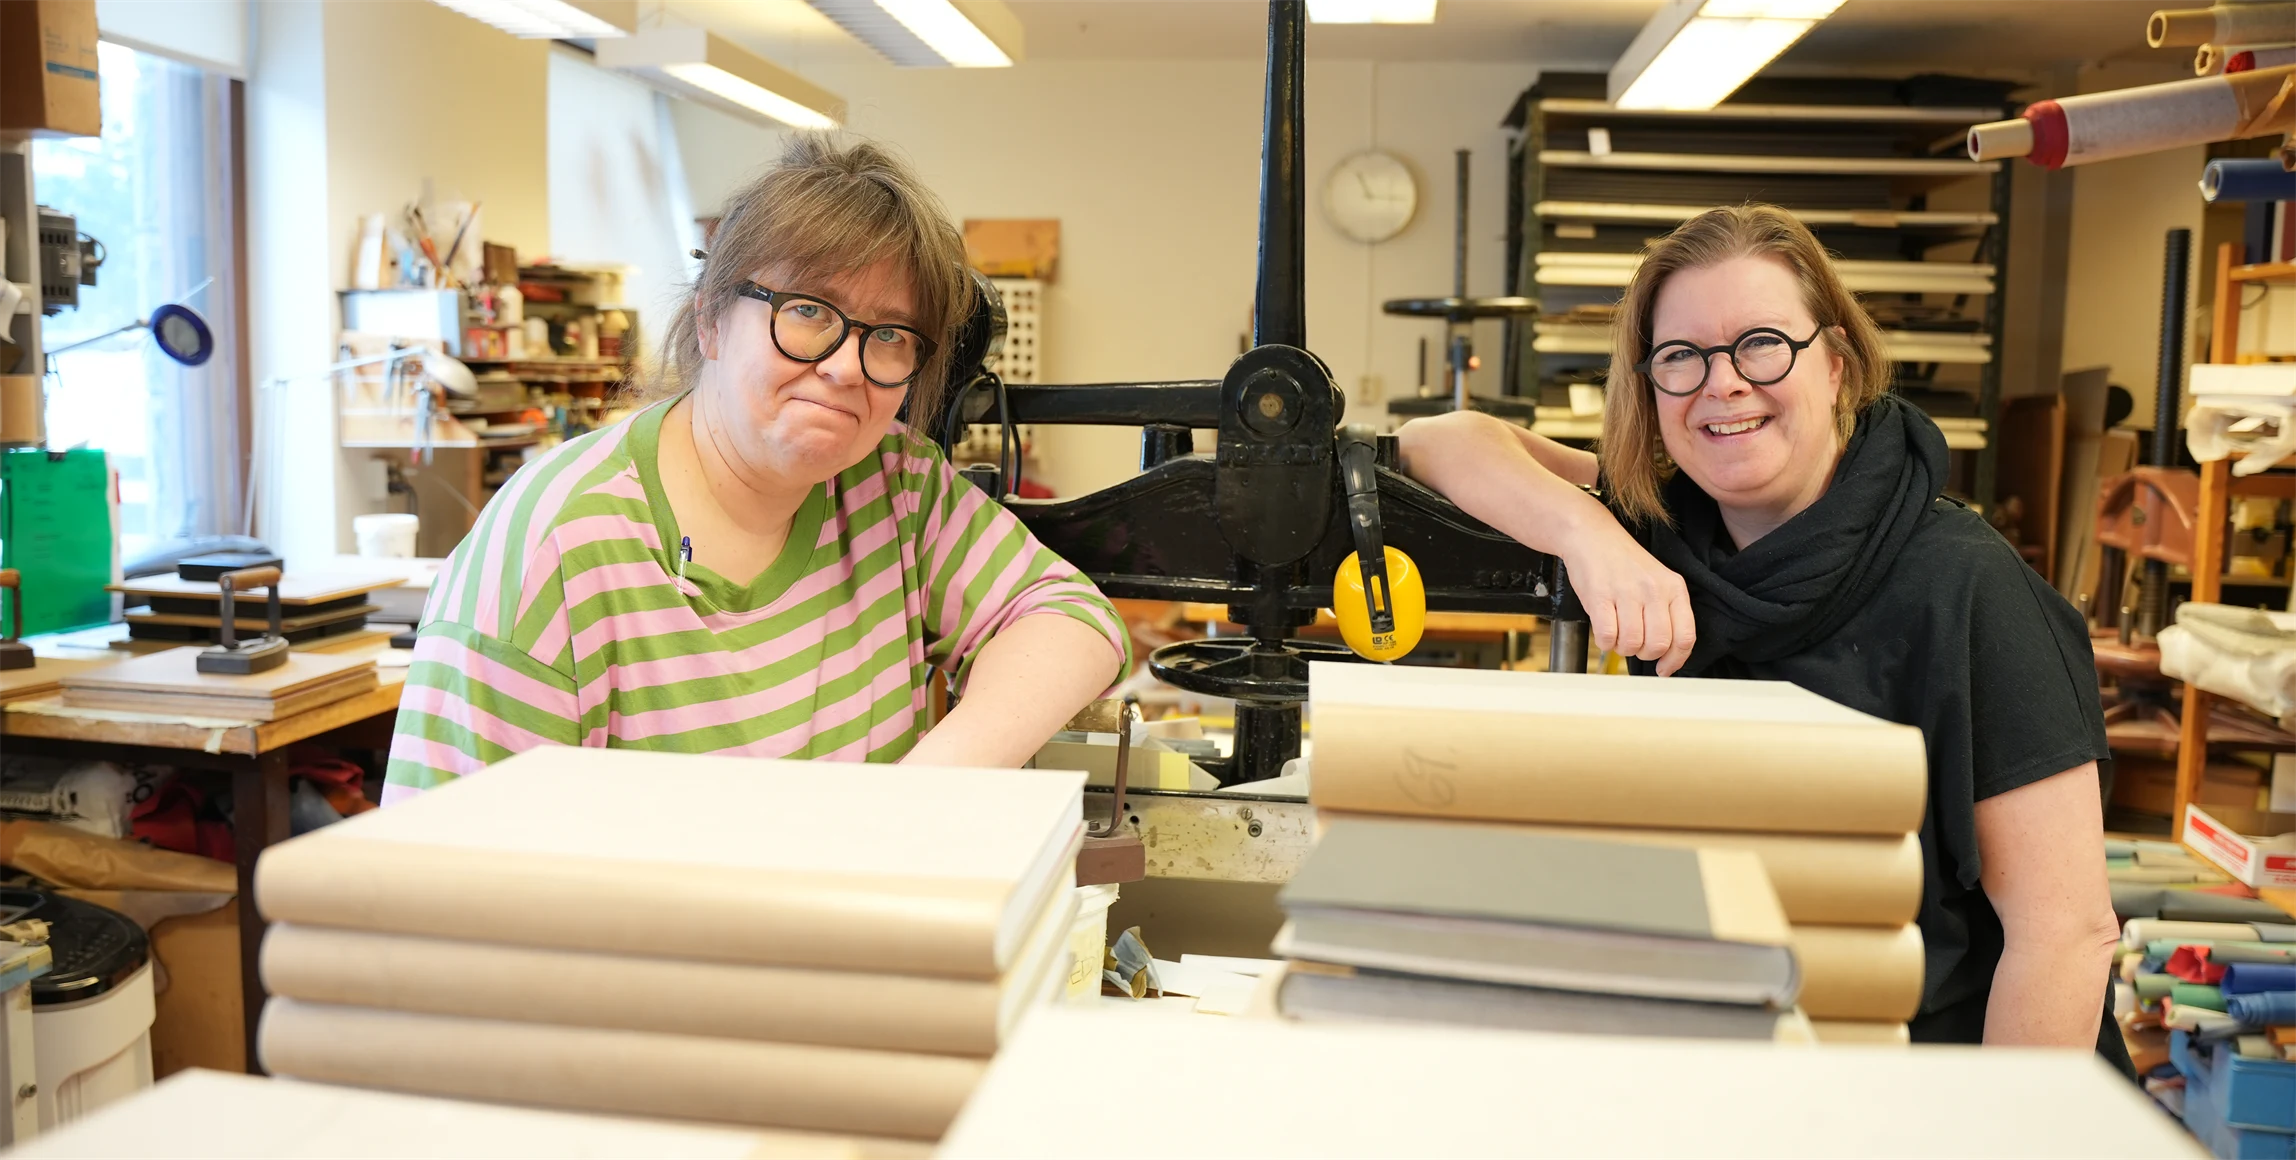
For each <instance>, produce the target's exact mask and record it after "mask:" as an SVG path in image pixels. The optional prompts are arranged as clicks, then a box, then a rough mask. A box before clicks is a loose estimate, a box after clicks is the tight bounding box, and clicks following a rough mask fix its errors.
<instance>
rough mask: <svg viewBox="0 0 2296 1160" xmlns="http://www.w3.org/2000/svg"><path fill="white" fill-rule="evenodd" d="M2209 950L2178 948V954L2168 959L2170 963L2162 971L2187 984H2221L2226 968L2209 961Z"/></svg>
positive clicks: (2196, 947)
mask: <svg viewBox="0 0 2296 1160" xmlns="http://www.w3.org/2000/svg"><path fill="white" fill-rule="evenodd" d="M2209 950H2210V948H2208V947H2205V946H2183V947H2178V948H2176V952H2175V953H2174V954H2171V955H2170V956H2169V957H2168V963H2167V965H2166V966H2164V967H2163V968H2162V969H2163V970H2164V971H2166V972H2167V973H2169V974H2171V975H2174V976H2176V977H2177V978H2179V979H2183V980H2184V981H2185V982H2187V983H2217V982H2221V981H2222V980H2223V979H2224V970H2225V968H2224V967H2223V966H2222V965H2220V964H2217V963H2212V962H2209V961H2208V954H2209Z"/></svg>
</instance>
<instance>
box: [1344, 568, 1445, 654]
mask: <svg viewBox="0 0 2296 1160" xmlns="http://www.w3.org/2000/svg"><path fill="white" fill-rule="evenodd" d="M1384 554H1385V556H1386V558H1387V559H1386V565H1385V566H1384V567H1372V568H1366V567H1364V566H1363V562H1362V560H1361V559H1359V558H1358V555H1357V553H1354V552H1349V553H1348V554H1347V559H1345V560H1342V561H1340V564H1339V574H1338V575H1337V576H1334V577H1332V580H1331V611H1332V614H1333V615H1334V616H1337V617H1338V618H1339V636H1340V639H1341V640H1344V641H1346V642H1347V647H1349V648H1351V649H1354V650H1355V652H1356V655H1358V656H1360V657H1362V658H1363V659H1365V660H1370V661H1391V660H1394V659H1395V658H1397V657H1400V656H1403V655H1405V654H1407V653H1409V652H1410V651H1411V650H1412V649H1415V648H1417V647H1419V637H1420V635H1421V634H1423V633H1425V632H1426V631H1427V582H1426V581H1425V580H1424V579H1423V578H1421V576H1420V575H1419V565H1417V564H1414V563H1412V562H1411V557H1409V556H1406V555H1404V554H1403V550H1402V549H1401V548H1386V549H1384Z"/></svg>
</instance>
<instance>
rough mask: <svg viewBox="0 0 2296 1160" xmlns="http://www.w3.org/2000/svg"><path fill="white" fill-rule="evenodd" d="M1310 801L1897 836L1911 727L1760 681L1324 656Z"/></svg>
mask: <svg viewBox="0 0 2296 1160" xmlns="http://www.w3.org/2000/svg"><path fill="white" fill-rule="evenodd" d="M1309 680H1310V685H1309V687H1310V689H1311V691H1312V701H1311V706H1310V709H1311V712H1312V714H1313V721H1314V729H1315V745H1316V754H1315V772H1314V779H1313V789H1312V790H1311V798H1312V800H1313V801H1314V803H1315V805H1316V806H1317V807H1318V808H1319V809H1340V810H1358V811H1364V812H1369V813H1393V814H1416V815H1420V816H1429V817H1452V818H1462V817H1463V818H1481V819H1489V820H1508V821H1525V822H1553V823H1564V824H1575V825H1602V826H1638V827H1641V826H1647V827H1659V828H1675V829H1696V830H1749V831H1771V832H1787V833H1806V834H1873V835H1882V836H1889V837H1896V836H1898V835H1901V834H1904V833H1906V832H1908V831H1911V830H1914V829H1916V828H1918V827H1919V826H1920V824H1921V816H1922V810H1923V808H1924V805H1925V803H1926V800H1927V767H1926V765H1925V762H1924V757H1923V748H1922V740H1921V731H1920V730H1918V729H1915V728H1913V727H1911V726H1906V725H1895V724H1891V723H1890V722H1887V721H1882V720H1880V719H1878V718H1874V717H1869V716H1867V715H1865V714H1863V713H1858V712H1856V711H1854V710H1851V709H1847V708H1844V707H1842V706H1840V705H1836V704H1834V703H1833V702H1831V701H1827V700H1825V699H1824V698H1822V697H1819V696H1817V695H1816V694H1813V693H1809V692H1805V691H1803V690H1801V689H1798V688H1796V687H1794V686H1792V685H1790V684H1785V683H1783V682H1769V681H1719V680H1684V679H1674V678H1669V679H1660V678H1656V677H1650V678H1638V677H1605V676H1589V675H1583V674H1570V673H1516V672H1485V671H1478V670H1465V669H1432V668H1393V667H1388V666H1380V665H1346V664H1318V665H1314V666H1312V672H1311V675H1310V678H1309Z"/></svg>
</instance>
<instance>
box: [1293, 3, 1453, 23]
mask: <svg viewBox="0 0 2296 1160" xmlns="http://www.w3.org/2000/svg"><path fill="white" fill-rule="evenodd" d="M1307 18H1308V20H1309V21H1311V22H1312V23H1316V24H1433V23H1435V0H1307Z"/></svg>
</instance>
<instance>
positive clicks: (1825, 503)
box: [1642, 395, 1947, 677]
mask: <svg viewBox="0 0 2296 1160" xmlns="http://www.w3.org/2000/svg"><path fill="white" fill-rule="evenodd" d="M1946 468H1947V459H1946V448H1945V436H1944V434H1943V433H1942V432H1940V431H1939V430H1938V429H1937V424H1935V423H1933V422H1931V421H1930V419H1929V416H1927V415H1924V414H1922V413H1921V411H1920V410H1918V409H1916V408H1915V407H1914V406H1912V405H1911V404H1909V403H1906V402H1904V401H1903V400H1901V399H1899V398H1898V397H1897V396H1895V395H1884V396H1883V397H1882V398H1881V399H1879V400H1877V401H1876V402H1875V403H1874V404H1873V405H1872V406H1870V407H1868V408H1866V411H1865V413H1864V414H1863V415H1860V416H1859V417H1858V425H1857V430H1856V432H1855V433H1854V434H1852V435H1851V436H1850V442H1849V446H1848V447H1847V448H1846V449H1844V450H1843V452H1842V460H1841V463H1840V464H1838V465H1837V466H1836V467H1835V468H1834V479H1833V483H1832V484H1831V485H1829V486H1828V487H1827V488H1826V493H1825V494H1824V495H1822V496H1819V497H1818V501H1817V502H1816V503H1813V504H1811V505H1810V506H1809V507H1807V508H1805V509H1803V510H1802V511H1801V512H1800V513H1799V514H1797V515H1795V516H1794V517H1793V518H1792V519H1789V520H1787V521H1786V522H1785V523H1784V524H1783V525H1781V526H1779V527H1778V528H1777V529H1776V530H1774V531H1772V532H1771V533H1770V534H1768V535H1766V536H1763V537H1762V538H1761V539H1759V540H1756V541H1754V544H1753V546H1752V547H1749V548H1747V549H1746V550H1745V551H1742V552H1741V551H1737V550H1736V548H1735V545H1734V544H1733V543H1732V541H1731V539H1730V533H1729V530H1728V529H1727V528H1724V527H1723V526H1722V513H1721V510H1720V509H1719V508H1717V507H1716V506H1715V504H1714V500H1713V498H1712V497H1710V496H1708V495H1707V494H1706V492H1705V491H1704V490H1702V489H1701V488H1700V487H1699V486H1698V485H1697V484H1695V483H1693V482H1691V480H1690V477H1689V476H1688V475H1687V474H1683V473H1681V472H1677V473H1676V474H1675V476H1674V478H1673V479H1672V480H1670V481H1668V483H1667V485H1666V491H1665V499H1666V508H1667V510H1668V511H1669V512H1671V513H1673V515H1674V520H1675V523H1674V526H1673V527H1667V526H1665V525H1663V524H1661V525H1656V526H1652V527H1646V528H1644V529H1643V534H1642V540H1643V542H1644V544H1645V545H1646V546H1647V547H1648V548H1649V549H1650V552H1651V554H1652V555H1653V556H1656V557H1657V558H1658V562H1659V563H1661V564H1664V565H1666V566H1667V567H1668V568H1671V569H1673V570H1674V571H1675V572H1677V573H1679V574H1681V576H1682V579H1683V581H1684V582H1685V583H1686V584H1688V585H1689V588H1690V604H1691V608H1692V610H1693V611H1694V612H1695V613H1696V614H1697V617H1698V644H1697V646H1696V647H1695V648H1694V649H1693V650H1692V651H1691V654H1690V660H1689V662H1688V663H1687V664H1685V665H1684V666H1683V668H1682V673H1681V675H1683V676H1686V677H1695V676H1701V675H1705V676H1718V675H1723V674H1721V673H1716V672H1714V671H1713V670H1714V668H1715V666H1716V665H1717V664H1720V663H1722V662H1723V661H1725V660H1726V659H1732V658H1734V659H1735V660H1737V661H1740V662H1745V663H1751V664H1761V663H1764V662H1768V661H1774V660H1777V659H1780V658H1782V657H1787V656H1791V655H1793V654H1795V653H1797V652H1800V651H1802V650H1803V649H1806V648H1809V647H1810V646H1812V645H1814V644H1817V643H1818V642H1820V641H1822V640H1824V639H1826V638H1827V637H1828V636H1830V635H1832V634H1833V632H1834V630H1835V629H1838V628H1840V627H1841V626H1842V625H1843V624H1844V623H1845V622H1847V621H1848V620H1849V618H1850V616H1851V615H1852V614H1854V613H1855V612H1856V611H1857V610H1858V609H1859V608H1860V607H1862V606H1863V605H1864V604H1865V602H1866V600H1867V598H1868V597H1870V596H1872V595H1873V592H1874V590H1875V589H1876V588H1878V587H1879V586H1880V584H1881V581H1882V578H1883V577H1885V576H1887V575H1888V574H1889V569H1890V565H1891V564H1893V563H1895V562H1896V560H1897V555H1898V552H1899V551H1900V550H1901V549H1903V548H1904V547H1905V544H1906V541H1908V540H1910V539H1911V538H1912V537H1913V532H1914V528H1915V526H1916V525H1918V524H1919V523H1920V522H1921V518H1922V515H1923V513H1925V512H1927V511H1928V510H1929V506H1930V504H1931V503H1932V502H1933V501H1935V500H1936V499H1937V497H1938V495H1939V494H1941V493H1942V491H1943V489H1944V486H1945V477H1946Z"/></svg>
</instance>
